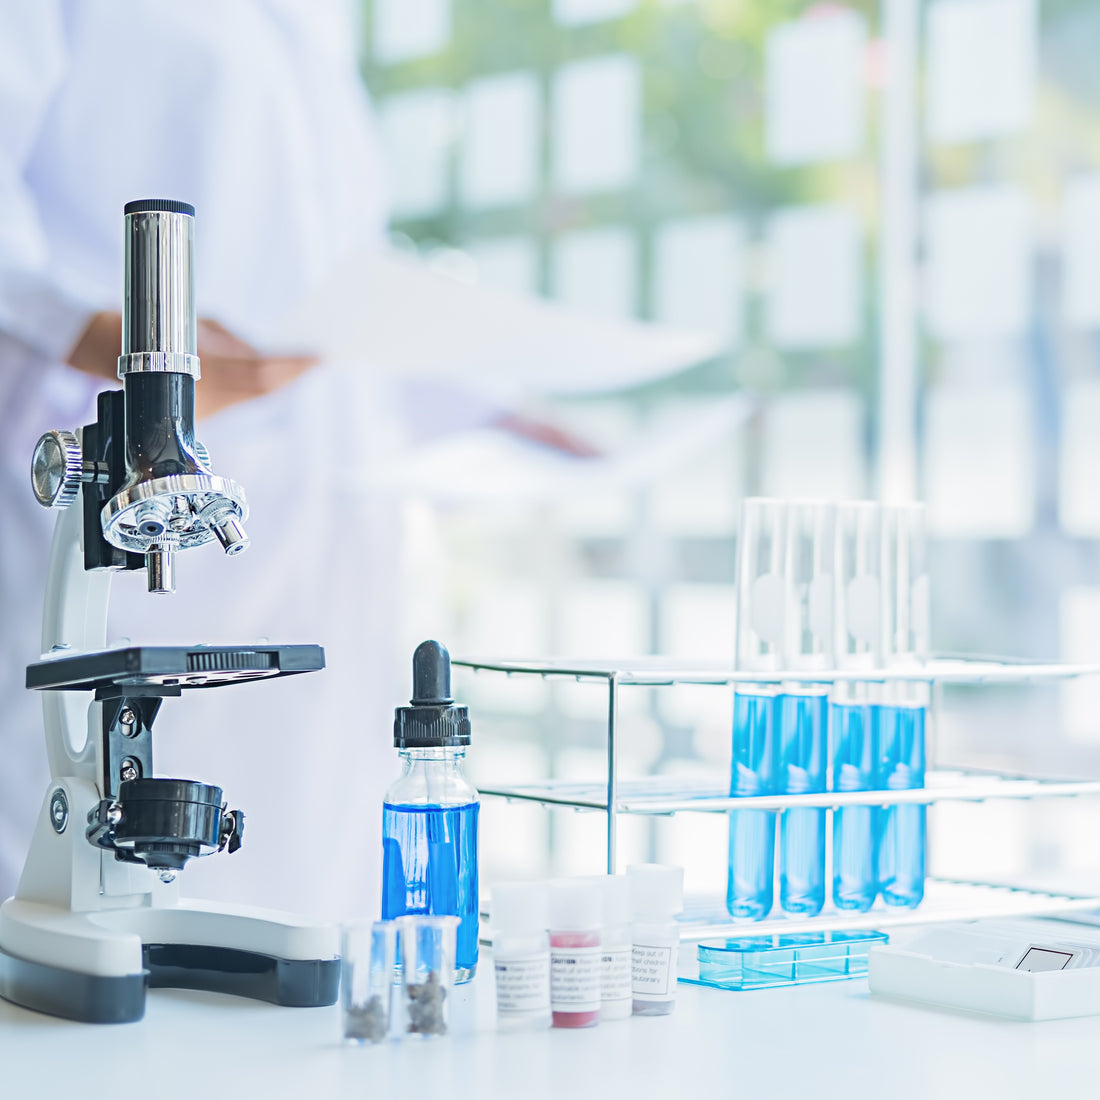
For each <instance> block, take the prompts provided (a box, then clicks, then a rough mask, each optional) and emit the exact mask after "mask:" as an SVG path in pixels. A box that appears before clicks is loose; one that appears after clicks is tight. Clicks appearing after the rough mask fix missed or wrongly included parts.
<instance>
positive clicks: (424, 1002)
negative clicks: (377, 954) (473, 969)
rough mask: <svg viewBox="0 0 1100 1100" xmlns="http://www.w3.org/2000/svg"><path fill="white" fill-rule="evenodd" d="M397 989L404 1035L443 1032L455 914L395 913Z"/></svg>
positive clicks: (451, 977)
mask: <svg viewBox="0 0 1100 1100" xmlns="http://www.w3.org/2000/svg"><path fill="white" fill-rule="evenodd" d="M395 923H396V924H397V926H398V929H399V933H400V934H399V939H398V943H399V953H400V958H401V993H402V998H401V1001H402V1007H403V1009H404V1025H405V1033H406V1034H407V1035H417V1036H421V1037H423V1038H430V1037H431V1036H433V1035H446V1034H447V1021H448V1018H449V1016H450V999H451V989H452V988H453V986H454V977H455V943H456V937H457V934H458V924H459V918H458V917H451V916H446V917H426V916H419V915H417V916H407V917H399V918H398V919H397V921H396V922H395Z"/></svg>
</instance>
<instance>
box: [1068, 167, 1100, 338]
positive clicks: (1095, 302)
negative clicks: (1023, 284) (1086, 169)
mask: <svg viewBox="0 0 1100 1100" xmlns="http://www.w3.org/2000/svg"><path fill="white" fill-rule="evenodd" d="M1062 316H1063V317H1064V318H1065V320H1066V323H1067V324H1069V325H1074V326H1076V327H1079V328H1097V327H1100V174H1097V173H1092V174H1089V175H1083V176H1077V177H1075V178H1074V179H1071V180H1069V182H1068V183H1067V184H1066V190H1065V194H1064V196H1063V198H1062Z"/></svg>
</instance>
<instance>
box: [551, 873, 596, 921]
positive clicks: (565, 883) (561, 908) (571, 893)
mask: <svg viewBox="0 0 1100 1100" xmlns="http://www.w3.org/2000/svg"><path fill="white" fill-rule="evenodd" d="M602 918H603V896H602V894H601V892H600V889H599V887H598V886H596V885H595V883H593V881H592V880H591V879H590V878H588V879H584V878H556V879H554V880H553V881H552V882H551V883H550V929H551V931H554V932H593V931H596V930H597V929H599V928H600V926H601V924H602Z"/></svg>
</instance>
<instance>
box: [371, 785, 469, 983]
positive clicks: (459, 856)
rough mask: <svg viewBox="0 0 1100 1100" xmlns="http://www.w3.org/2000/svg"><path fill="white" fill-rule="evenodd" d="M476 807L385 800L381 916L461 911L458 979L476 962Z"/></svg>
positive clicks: (456, 951)
mask: <svg viewBox="0 0 1100 1100" xmlns="http://www.w3.org/2000/svg"><path fill="white" fill-rule="evenodd" d="M477 811H478V804H477V803H476V802H469V803H465V804H462V805H456V806H430V805H429V806H401V805H398V806H395V805H391V804H390V803H389V802H384V803H383V804H382V917H383V918H384V919H385V920H390V919H392V918H393V917H401V916H404V915H405V914H406V913H420V914H426V915H431V916H446V915H451V916H456V917H458V918H459V925H458V938H457V944H456V950H455V969H456V975H455V978H456V980H457V981H466V980H468V979H469V978H470V977H472V975H473V973H474V971H475V969H476V968H477V934H478V893H477Z"/></svg>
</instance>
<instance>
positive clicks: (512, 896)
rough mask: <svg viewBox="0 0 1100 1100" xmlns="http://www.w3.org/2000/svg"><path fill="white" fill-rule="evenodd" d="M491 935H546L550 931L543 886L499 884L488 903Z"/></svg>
mask: <svg viewBox="0 0 1100 1100" xmlns="http://www.w3.org/2000/svg"><path fill="white" fill-rule="evenodd" d="M489 917H490V924H491V925H492V928H493V931H494V932H497V933H506V934H509V935H513V936H523V935H528V934H531V933H537V932H545V931H546V930H547V929H548V928H549V927H550V905H549V892H548V890H547V888H546V883H545V882H500V883H497V884H496V885H495V886H494V887H493V892H492V896H491V898H490V901H489Z"/></svg>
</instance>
